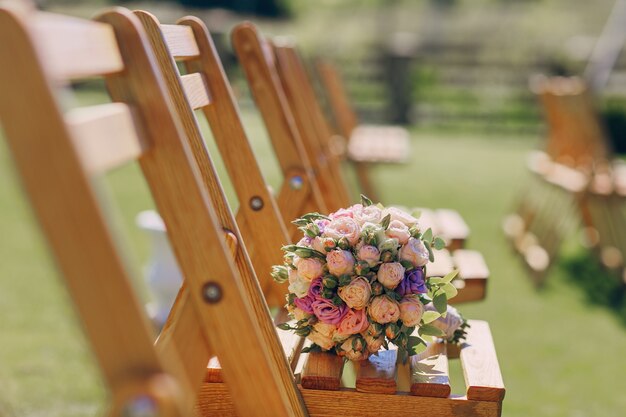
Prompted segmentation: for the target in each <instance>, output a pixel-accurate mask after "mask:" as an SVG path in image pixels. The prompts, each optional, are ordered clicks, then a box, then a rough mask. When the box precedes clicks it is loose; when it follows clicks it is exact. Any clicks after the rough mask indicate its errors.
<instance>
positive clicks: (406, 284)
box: [396, 268, 428, 297]
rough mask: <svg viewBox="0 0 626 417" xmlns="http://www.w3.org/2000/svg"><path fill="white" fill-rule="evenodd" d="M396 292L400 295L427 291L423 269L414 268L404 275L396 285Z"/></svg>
mask: <svg viewBox="0 0 626 417" xmlns="http://www.w3.org/2000/svg"><path fill="white" fill-rule="evenodd" d="M396 292H397V293H398V294H400V295H401V296H403V297H404V296H405V295H409V294H424V293H427V292H428V289H427V288H426V281H425V280H424V270H423V269H422V268H415V269H413V270H411V271H409V272H407V273H406V274H405V275H404V279H403V280H402V281H400V284H399V285H398V286H397V287H396Z"/></svg>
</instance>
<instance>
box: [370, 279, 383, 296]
mask: <svg viewBox="0 0 626 417" xmlns="http://www.w3.org/2000/svg"><path fill="white" fill-rule="evenodd" d="M383 291H385V288H384V287H383V284H381V283H380V282H378V281H374V282H372V294H373V295H381V294H382V293H383Z"/></svg>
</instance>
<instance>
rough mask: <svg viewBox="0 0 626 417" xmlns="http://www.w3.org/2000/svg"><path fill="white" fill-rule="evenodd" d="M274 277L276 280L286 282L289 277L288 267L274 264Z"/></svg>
mask: <svg viewBox="0 0 626 417" xmlns="http://www.w3.org/2000/svg"><path fill="white" fill-rule="evenodd" d="M272 278H274V281H276V282H279V283H281V282H285V281H287V280H288V279H289V272H288V271H287V267H286V266H283V265H274V266H273V267H272Z"/></svg>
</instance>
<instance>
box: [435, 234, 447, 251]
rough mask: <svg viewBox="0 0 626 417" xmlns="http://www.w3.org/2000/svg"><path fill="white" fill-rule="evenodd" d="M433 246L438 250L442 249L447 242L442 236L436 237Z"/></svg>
mask: <svg viewBox="0 0 626 417" xmlns="http://www.w3.org/2000/svg"><path fill="white" fill-rule="evenodd" d="M433 247H434V248H435V249H437V250H441V249H443V248H445V247H446V242H445V241H444V240H443V239H442V238H440V237H436V238H435V240H434V241H433Z"/></svg>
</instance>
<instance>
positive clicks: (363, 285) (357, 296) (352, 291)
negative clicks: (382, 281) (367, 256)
mask: <svg viewBox="0 0 626 417" xmlns="http://www.w3.org/2000/svg"><path fill="white" fill-rule="evenodd" d="M337 294H339V297H340V298H341V299H342V300H343V301H345V302H346V304H347V305H348V307H350V308H354V309H356V310H360V309H362V308H364V307H365V306H366V305H367V302H368V301H369V300H370V296H371V295H372V287H371V285H370V283H369V282H368V281H367V280H366V279H365V278H363V277H358V278H356V279H355V280H353V281H352V282H351V283H349V284H348V285H345V286H343V287H339V290H337Z"/></svg>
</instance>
